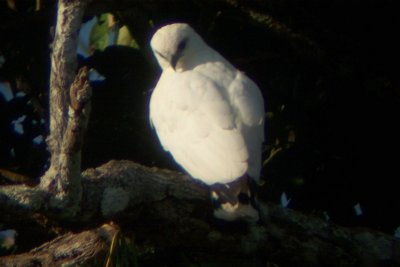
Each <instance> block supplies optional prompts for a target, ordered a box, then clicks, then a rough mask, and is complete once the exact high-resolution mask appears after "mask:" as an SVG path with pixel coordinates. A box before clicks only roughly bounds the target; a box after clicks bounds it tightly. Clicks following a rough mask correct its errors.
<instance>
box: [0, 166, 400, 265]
mask: <svg viewBox="0 0 400 267" xmlns="http://www.w3.org/2000/svg"><path fill="white" fill-rule="evenodd" d="M19 190H20V191H21V192H19V193H17V192H18V191H19ZM36 190H38V189H32V188H26V187H23V186H20V187H17V186H7V187H3V188H1V189H0V207H2V209H3V210H2V212H1V213H0V214H2V215H3V214H9V215H11V214H12V213H13V216H7V217H8V220H14V221H16V220H24V218H26V217H28V216H29V212H30V213H31V214H33V213H34V211H35V212H38V211H40V210H41V207H40V205H38V204H37V203H43V204H44V203H45V201H44V199H41V198H40V196H41V194H40V193H39V192H38V191H36ZM22 192H23V193H24V195H23V196H24V197H23V198H21V197H20V198H19V200H20V203H16V202H17V201H18V199H17V200H14V203H13V205H10V201H9V199H10V198H12V197H14V196H16V195H18V196H20V195H21V193H22ZM6 196H7V197H8V198H9V199H6ZM82 203H84V204H83V205H82V210H81V211H80V212H79V213H77V214H76V215H74V216H73V217H70V218H69V219H68V221H70V222H75V224H79V225H92V224H93V223H98V222H101V221H106V220H110V219H113V220H117V221H119V222H120V223H121V224H126V223H128V224H129V225H130V228H131V229H133V231H134V233H135V235H137V236H138V239H140V238H139V237H140V236H142V239H144V240H146V247H147V249H148V247H149V246H150V247H151V250H155V251H159V250H163V249H173V248H176V247H185V248H186V249H189V250H190V249H192V250H194V251H213V252H216V253H221V254H224V255H228V254H230V253H235V254H236V255H242V256H245V255H253V254H259V253H262V254H263V255H267V256H265V257H267V258H268V259H270V260H271V261H275V262H286V263H288V262H289V263H291V264H294V265H293V266H379V265H380V264H383V263H384V262H391V263H392V264H393V265H392V266H396V265H395V262H398V261H399V258H398V255H399V244H398V242H399V240H396V239H395V238H394V237H392V236H389V235H387V234H384V233H380V232H375V231H372V230H370V229H351V228H345V227H341V226H337V225H335V224H332V223H329V222H326V221H325V220H323V219H322V218H319V217H315V216H313V215H305V214H303V213H300V212H297V211H293V210H290V209H284V208H281V207H280V206H277V205H275V204H272V203H268V204H263V205H262V211H263V219H264V222H263V223H262V224H260V225H251V226H248V227H245V229H246V230H243V229H242V228H237V227H236V225H235V224H233V225H230V224H229V223H222V224H220V223H218V222H217V221H215V220H214V219H213V218H212V210H211V203H210V200H209V195H208V189H207V187H206V186H204V185H202V184H200V183H197V182H194V181H193V180H192V179H190V178H189V177H187V176H186V175H182V174H179V173H176V172H172V171H167V170H160V169H157V168H149V167H144V166H141V165H139V164H136V163H133V162H130V161H110V162H109V163H107V164H105V165H103V166H100V167H98V168H95V169H89V170H86V171H85V172H84V173H83V201H82ZM33 204H34V205H33ZM29 205H32V206H31V209H30V210H28V209H27V207H28V206H29ZM4 209H5V210H4ZM71 215H72V214H71ZM1 217H3V216H1ZM5 219H6V218H1V220H3V221H4V220H5ZM149 222H152V223H149ZM229 229H230V230H229ZM139 245H140V244H139ZM0 261H1V260H0Z"/></svg>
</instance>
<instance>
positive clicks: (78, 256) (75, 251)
mask: <svg viewBox="0 0 400 267" xmlns="http://www.w3.org/2000/svg"><path fill="white" fill-rule="evenodd" d="M118 231H119V229H118V227H116V226H115V225H108V224H105V225H103V226H101V227H99V228H97V229H94V230H88V231H83V232H81V233H77V234H74V233H67V234H64V235H62V236H59V237H57V238H56V239H54V240H52V241H50V242H47V243H45V244H43V245H42V246H40V247H38V248H35V249H32V250H31V251H29V252H27V253H23V254H20V255H12V256H7V257H2V258H0V266H43V267H47V266H48V267H50V266H103V263H104V262H105V260H106V259H107V253H108V251H109V248H110V244H111V241H112V240H113V237H114V236H115V235H116V234H117V232H118Z"/></svg>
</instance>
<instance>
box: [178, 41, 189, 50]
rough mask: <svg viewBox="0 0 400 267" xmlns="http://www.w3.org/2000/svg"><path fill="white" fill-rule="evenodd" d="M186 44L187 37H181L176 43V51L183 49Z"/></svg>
mask: <svg viewBox="0 0 400 267" xmlns="http://www.w3.org/2000/svg"><path fill="white" fill-rule="evenodd" d="M186 44H187V39H183V40H182V41H180V42H179V44H178V51H182V50H183V49H185V47H186Z"/></svg>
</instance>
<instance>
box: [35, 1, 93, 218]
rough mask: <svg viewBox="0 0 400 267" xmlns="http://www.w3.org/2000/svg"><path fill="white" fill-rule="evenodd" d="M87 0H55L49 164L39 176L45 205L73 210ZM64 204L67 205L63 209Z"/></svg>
mask: <svg viewBox="0 0 400 267" xmlns="http://www.w3.org/2000/svg"><path fill="white" fill-rule="evenodd" d="M86 3H87V1H78V0H75V1H66V0H60V1H59V2H58V12H57V24H56V28H55V36H54V41H53V45H52V48H53V51H52V55H51V73H50V99H49V103H50V104H49V106H50V133H49V136H48V138H47V143H48V148H49V151H50V153H51V159H50V167H49V169H48V170H47V172H46V174H45V175H44V176H43V177H42V178H41V187H42V188H43V190H45V191H48V192H51V193H52V195H51V202H50V203H49V204H50V205H49V207H50V208H53V209H56V210H60V209H64V212H65V213H66V212H67V211H68V212H72V213H74V212H75V209H76V207H77V206H78V205H79V202H80V200H81V193H82V192H81V184H80V183H81V182H80V179H81V177H80V172H81V169H80V163H81V145H80V144H81V143H82V140H83V139H82V138H83V137H82V136H83V133H84V129H85V128H86V125H87V121H88V114H89V109H90V107H89V104H87V103H88V99H89V98H90V94H91V92H90V86H89V84H88V83H87V81H86V80H87V79H86V74H87V71H86V70H82V71H80V72H79V74H78V75H77V76H76V75H75V72H76V66H77V56H76V50H77V34H78V30H79V27H80V24H81V21H82V17H83V13H84V7H85V5H86ZM66 208H67V209H66Z"/></svg>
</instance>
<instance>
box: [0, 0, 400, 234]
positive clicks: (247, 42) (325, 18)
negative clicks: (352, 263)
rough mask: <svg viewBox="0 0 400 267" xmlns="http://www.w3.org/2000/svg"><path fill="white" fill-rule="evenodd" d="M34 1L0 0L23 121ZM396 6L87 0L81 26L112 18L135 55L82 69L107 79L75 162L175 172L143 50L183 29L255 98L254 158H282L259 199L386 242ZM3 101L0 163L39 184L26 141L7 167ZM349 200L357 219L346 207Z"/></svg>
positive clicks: (42, 99)
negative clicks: (261, 122)
mask: <svg viewBox="0 0 400 267" xmlns="http://www.w3.org/2000/svg"><path fill="white" fill-rule="evenodd" d="M16 2H17V3H18V2H19V1H16ZM32 2H33V1H20V2H19V3H24V4H20V6H18V7H17V9H16V10H12V9H10V8H8V7H7V5H6V3H5V2H1V3H0V56H4V58H5V59H6V61H5V64H4V65H3V66H1V67H0V80H2V81H8V82H10V83H11V84H12V87H13V90H14V91H15V92H17V91H18V90H24V88H27V87H28V88H29V90H25V92H26V93H27V95H28V97H29V98H30V99H35V101H34V103H36V104H34V105H33V107H31V109H30V110H29V111H27V112H28V113H29V114H30V116H33V117H35V118H37V119H40V118H43V119H44V120H45V121H46V118H47V115H48V114H47V113H46V112H47V103H46V101H47V95H48V79H49V77H48V73H49V54H50V51H51V46H50V44H51V26H52V24H53V23H54V18H55V10H56V6H55V5H54V4H53V2H52V1H44V3H45V5H44V8H43V9H41V10H40V11H34V9H33V8H32ZM232 3H236V5H235V4H232ZM394 7H395V1H389V0H384V1H378V0H369V1H356V0H353V1H344V0H339V1H330V2H329V1H323V2H322V1H317V0H309V1H303V0H296V1H285V0H271V1H255V0H254V1H228V0H226V1H211V0H209V1H200V0H198V1H195V0H192V1H122V0H120V1H93V2H92V3H91V4H90V6H89V7H88V9H87V16H86V19H89V18H90V17H91V16H93V15H99V14H101V13H104V12H112V13H113V14H114V15H115V16H116V18H117V19H118V20H119V23H120V25H127V26H128V27H129V29H130V31H131V33H132V35H133V37H134V38H135V40H136V41H137V42H138V43H139V45H140V47H141V49H139V50H134V49H131V48H126V47H109V48H108V49H106V50H105V51H104V52H98V53H96V54H95V55H94V56H93V57H92V58H90V59H89V60H87V62H85V64H89V65H90V66H92V67H95V68H96V69H97V70H98V71H99V72H100V73H102V74H103V75H104V76H105V77H106V80H105V81H103V82H97V83H94V84H93V89H94V90H93V101H92V105H93V110H92V114H91V119H90V125H89V130H88V133H87V135H86V139H85V144H84V151H83V167H84V168H87V167H95V166H98V165H99V164H101V163H105V162H107V161H108V160H110V159H131V160H134V161H137V162H140V163H143V164H146V165H151V166H158V167H165V168H173V169H178V170H179V169H180V168H179V166H177V165H176V164H175V163H174V162H173V161H172V159H171V157H170V156H169V155H167V154H166V153H164V152H163V151H162V149H161V147H160V145H159V143H158V141H157V138H156V136H155V135H154V133H153V132H152V130H151V128H150V124H149V120H148V110H147V107H148V101H149V97H150V94H151V89H152V88H153V87H154V86H155V83H156V81H157V78H158V75H159V72H160V70H159V68H158V66H157V65H156V63H155V61H154V59H153V57H152V55H151V52H150V50H149V47H148V43H149V40H150V38H151V36H152V34H153V33H154V31H155V30H156V29H157V28H158V27H159V26H161V25H164V24H166V23H172V22H177V21H180V22H188V23H190V24H191V25H192V26H193V27H194V28H195V29H196V30H197V31H198V32H199V33H200V35H202V36H203V38H204V39H205V40H206V41H207V43H209V44H210V45H211V46H212V47H214V48H215V49H216V50H217V51H219V52H220V53H221V54H222V55H224V56H225V57H226V58H227V59H228V60H230V61H231V62H232V63H233V64H234V65H236V66H237V67H238V68H239V69H241V70H243V71H245V72H246V73H247V74H248V75H249V76H250V77H251V78H252V79H253V80H254V81H255V82H256V83H257V84H258V85H259V86H260V88H261V90H262V91H263V94H264V98H265V103H266V109H267V110H266V111H267V123H266V144H265V153H264V158H268V156H269V154H270V153H271V151H272V150H274V149H275V150H276V149H281V151H280V152H278V153H277V154H276V155H275V156H274V157H273V158H272V159H271V160H270V161H269V162H268V164H266V166H265V167H264V168H263V173H262V175H263V179H264V180H265V185H264V186H262V187H261V188H260V198H261V199H264V200H270V201H274V202H279V201H280V196H281V194H282V192H285V193H286V194H287V195H288V197H289V198H290V199H291V202H290V205H289V207H291V208H294V209H299V210H304V211H307V212H313V213H316V214H320V215H321V216H323V215H324V214H325V215H326V214H328V215H329V217H330V219H331V220H332V221H334V222H336V223H339V224H342V225H349V226H368V227H372V228H375V229H379V230H383V231H386V232H388V233H390V234H392V233H393V231H394V229H395V228H396V227H398V226H399V225H400V215H399V212H398V198H397V194H398V188H399V187H398V186H396V184H397V180H398V179H399V171H398V162H399V157H398V155H397V152H398V150H399V148H400V141H399V136H400V130H399V127H398V125H397V124H398V122H399V119H398V117H399V115H400V88H399V85H400V83H399V74H398V70H399V67H398V62H399V51H398V50H399V49H398V47H399V41H397V40H396V38H395V37H396V33H397V31H398V29H397V26H398V25H399V23H398V15H397V13H396V9H395V8H394ZM249 10H251V11H255V12H257V14H259V15H260V16H258V17H256V16H255V15H254V13H252V14H253V15H252V16H250V15H249ZM255 18H261V20H262V19H263V18H264V20H263V21H260V20H258V21H257V19H255ZM266 18H272V20H267V19H266ZM152 25H154V27H153V26H152ZM82 64H83V62H82ZM21 84H23V85H25V86H21ZM6 105H9V104H6V102H5V101H4V100H2V99H1V96H0V111H1V113H0V119H1V124H0V129H1V133H0V138H1V139H0V148H1V149H2V150H1V153H2V154H1V155H0V159H1V161H0V168H2V169H8V170H12V171H15V172H17V173H22V174H25V175H28V176H30V177H32V179H33V178H37V177H39V176H40V175H41V173H43V171H44V169H45V167H44V166H45V164H46V159H47V156H48V155H47V153H46V151H45V149H44V147H32V145H31V144H30V143H29V142H25V145H24V146H23V148H19V150H17V152H18V151H20V152H18V153H17V158H10V157H9V155H8V151H9V149H10V147H12V146H14V147H16V146H17V145H19V146H20V145H21V144H22V143H21V142H19V141H15V140H13V137H12V136H10V135H9V136H7V135H6V133H9V132H10V130H9V128H8V127H9V123H10V119H11V118H12V116H16V115H12V114H9V113H7V115H6V113H5V111H3V109H4V110H6V108H5V107H6ZM15 107H16V106H13V108H15ZM7 110H8V111H9V110H12V108H11V107H7ZM8 111H7V112H8ZM17 111H20V109H17ZM40 131H41V132H42V133H44V134H45V132H46V130H45V129H41V130H40ZM3 133H4V134H3ZM27 138H28V137H27ZM30 138H31V137H30ZM2 181H3V180H2ZM3 182H6V181H5V180H4V181H3ZM357 203H359V204H360V205H361V207H362V209H363V211H364V213H363V215H361V216H356V215H355V213H354V210H353V206H354V205H356V204H357Z"/></svg>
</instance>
